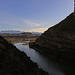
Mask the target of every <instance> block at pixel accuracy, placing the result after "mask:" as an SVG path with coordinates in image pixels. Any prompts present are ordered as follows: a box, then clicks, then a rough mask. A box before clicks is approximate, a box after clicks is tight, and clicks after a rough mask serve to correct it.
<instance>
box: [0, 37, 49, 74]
mask: <svg viewBox="0 0 75 75" xmlns="http://www.w3.org/2000/svg"><path fill="white" fill-rule="evenodd" d="M0 75H48V74H47V73H46V72H44V71H43V70H41V69H38V66H37V64H36V63H33V62H32V61H31V60H30V59H29V57H27V56H26V54H25V53H24V52H21V51H19V50H18V49H17V48H16V47H15V46H13V45H12V44H10V43H8V42H7V41H6V40H5V39H3V38H2V37H1V36H0Z"/></svg>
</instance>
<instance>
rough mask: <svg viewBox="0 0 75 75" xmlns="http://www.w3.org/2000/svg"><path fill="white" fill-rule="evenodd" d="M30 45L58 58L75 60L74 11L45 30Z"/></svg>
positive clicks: (66, 60) (65, 60) (64, 60)
mask: <svg viewBox="0 0 75 75" xmlns="http://www.w3.org/2000/svg"><path fill="white" fill-rule="evenodd" d="M30 47H32V48H35V49H37V50H38V51H40V52H41V53H44V54H45V55H47V56H49V57H52V58H54V59H56V60H59V61H62V62H68V61H70V62H75V16H74V13H72V14H70V15H69V16H68V17H67V18H65V19H64V20H63V21H61V22H60V23H58V24H56V25H55V26H53V27H51V28H49V29H48V30H47V31H45V32H44V33H43V34H42V35H41V36H40V37H39V38H38V39H36V41H35V42H34V43H30Z"/></svg>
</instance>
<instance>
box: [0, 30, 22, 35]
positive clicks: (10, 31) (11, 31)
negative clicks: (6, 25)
mask: <svg viewBox="0 0 75 75" xmlns="http://www.w3.org/2000/svg"><path fill="white" fill-rule="evenodd" d="M0 33H12V34H17V33H23V32H22V31H14V30H7V31H0Z"/></svg>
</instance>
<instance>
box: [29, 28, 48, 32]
mask: <svg viewBox="0 0 75 75" xmlns="http://www.w3.org/2000/svg"><path fill="white" fill-rule="evenodd" d="M47 29H48V28H37V29H32V30H29V32H44V31H46V30H47Z"/></svg>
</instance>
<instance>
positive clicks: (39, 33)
mask: <svg viewBox="0 0 75 75" xmlns="http://www.w3.org/2000/svg"><path fill="white" fill-rule="evenodd" d="M32 34H38V35H41V34H42V33H41V32H32Z"/></svg>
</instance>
